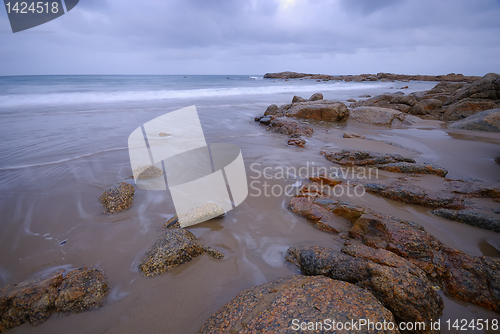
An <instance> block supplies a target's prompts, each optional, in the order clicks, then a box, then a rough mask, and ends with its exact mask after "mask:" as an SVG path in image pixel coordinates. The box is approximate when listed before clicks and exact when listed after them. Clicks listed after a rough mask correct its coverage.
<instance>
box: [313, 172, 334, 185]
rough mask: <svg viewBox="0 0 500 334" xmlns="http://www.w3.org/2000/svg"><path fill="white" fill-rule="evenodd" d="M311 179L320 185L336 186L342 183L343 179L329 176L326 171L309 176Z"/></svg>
mask: <svg viewBox="0 0 500 334" xmlns="http://www.w3.org/2000/svg"><path fill="white" fill-rule="evenodd" d="M309 180H311V181H312V182H316V183H319V184H320V185H327V186H330V187H335V186H336V185H338V184H341V183H342V181H341V180H339V179H336V178H331V177H330V176H328V175H327V174H325V173H320V174H318V175H315V176H311V177H310V178H309Z"/></svg>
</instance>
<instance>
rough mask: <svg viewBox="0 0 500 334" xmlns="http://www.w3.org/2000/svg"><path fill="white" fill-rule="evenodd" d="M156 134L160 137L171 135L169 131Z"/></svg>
mask: <svg viewBox="0 0 500 334" xmlns="http://www.w3.org/2000/svg"><path fill="white" fill-rule="evenodd" d="M158 136H160V137H169V136H171V134H170V133H166V132H160V133H159V134H158Z"/></svg>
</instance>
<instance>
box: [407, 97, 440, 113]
mask: <svg viewBox="0 0 500 334" xmlns="http://www.w3.org/2000/svg"><path fill="white" fill-rule="evenodd" d="M442 106H443V102H442V101H441V100H438V99H432V98H431V99H425V100H422V101H420V102H417V104H415V105H414V106H413V107H411V108H410V109H409V110H408V112H409V113H410V114H413V115H425V114H433V112H434V111H440V110H441V107H442Z"/></svg>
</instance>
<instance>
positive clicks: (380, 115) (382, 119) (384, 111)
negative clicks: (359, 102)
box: [349, 106, 420, 125]
mask: <svg viewBox="0 0 500 334" xmlns="http://www.w3.org/2000/svg"><path fill="white" fill-rule="evenodd" d="M349 121H350V122H359V123H367V124H373V125H396V124H406V125H409V124H414V123H417V122H419V121H420V119H419V118H418V117H415V116H411V115H408V114H405V113H403V112H401V111H398V110H395V109H388V108H379V107H364V106H363V107H356V108H354V109H351V111H350V115H349Z"/></svg>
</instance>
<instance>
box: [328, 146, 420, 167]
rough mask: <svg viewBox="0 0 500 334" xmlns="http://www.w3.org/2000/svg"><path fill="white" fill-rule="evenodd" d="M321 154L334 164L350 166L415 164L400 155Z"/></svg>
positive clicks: (353, 151)
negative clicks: (397, 163) (396, 163)
mask: <svg viewBox="0 0 500 334" xmlns="http://www.w3.org/2000/svg"><path fill="white" fill-rule="evenodd" d="M321 154H322V155H324V156H325V158H326V159H327V160H329V161H331V162H333V163H336V164H339V165H348V166H373V165H382V164H389V163H394V162H409V163H414V162H415V160H413V159H412V158H408V157H404V156H402V155H399V154H381V153H376V152H370V151H357V150H342V151H340V152H336V153H333V152H332V153H327V152H321Z"/></svg>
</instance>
